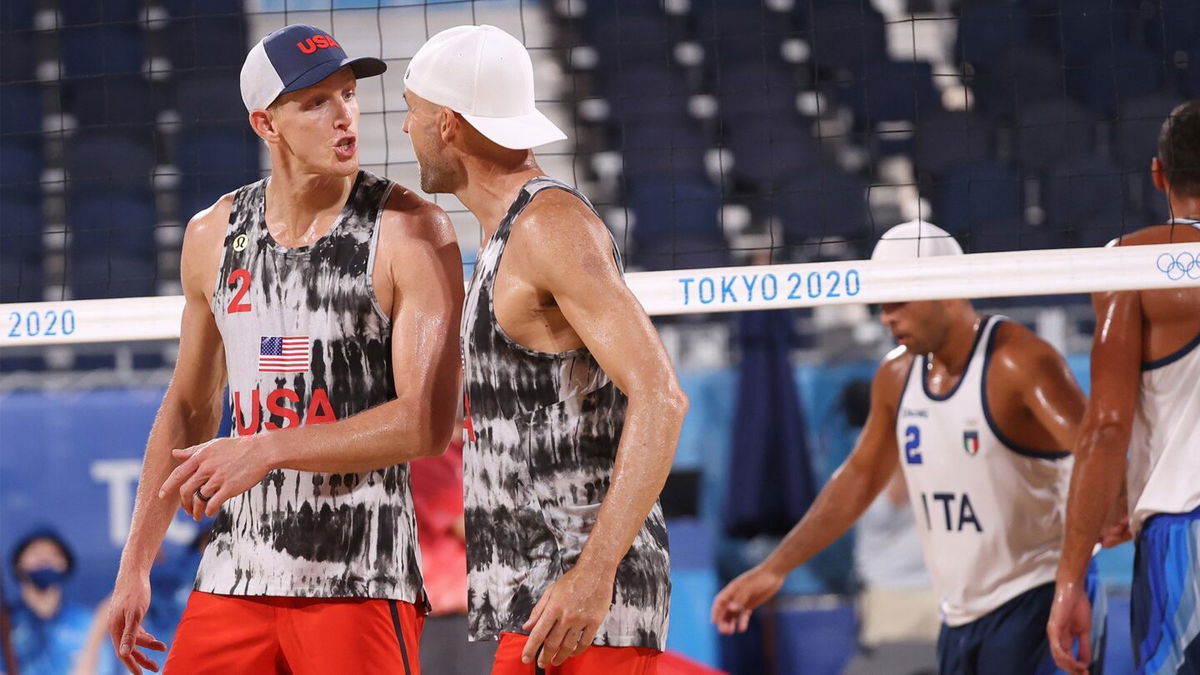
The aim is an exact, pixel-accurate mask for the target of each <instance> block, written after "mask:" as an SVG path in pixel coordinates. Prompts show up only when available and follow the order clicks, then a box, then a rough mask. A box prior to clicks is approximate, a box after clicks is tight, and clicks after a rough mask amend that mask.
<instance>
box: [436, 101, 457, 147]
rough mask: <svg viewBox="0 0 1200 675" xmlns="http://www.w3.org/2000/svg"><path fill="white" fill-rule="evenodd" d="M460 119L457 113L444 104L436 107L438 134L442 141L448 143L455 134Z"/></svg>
mask: <svg viewBox="0 0 1200 675" xmlns="http://www.w3.org/2000/svg"><path fill="white" fill-rule="evenodd" d="M460 121H461V120H460V119H459V117H458V113H456V112H454V111H453V110H451V109H449V108H447V107H445V106H443V107H441V108H439V109H438V135H439V136H441V137H442V142H443V143H449V142H450V140H451V139H453V138H454V136H455V135H457V133H458V124H459V122H460Z"/></svg>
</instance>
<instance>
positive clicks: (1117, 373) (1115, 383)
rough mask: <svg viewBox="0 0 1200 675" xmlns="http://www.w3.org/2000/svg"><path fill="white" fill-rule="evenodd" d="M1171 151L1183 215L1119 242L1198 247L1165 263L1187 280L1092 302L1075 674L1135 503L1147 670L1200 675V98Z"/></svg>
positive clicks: (1166, 150) (1170, 140)
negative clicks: (1102, 578) (1104, 567)
mask: <svg viewBox="0 0 1200 675" xmlns="http://www.w3.org/2000/svg"><path fill="white" fill-rule="evenodd" d="M1157 154H1158V156H1157V157H1156V158H1154V160H1153V161H1152V165H1151V170H1152V171H1153V178H1154V184H1155V186H1156V187H1158V189H1159V190H1161V191H1163V192H1164V193H1166V197H1167V201H1168V203H1169V205H1170V209H1171V213H1172V214H1174V218H1172V219H1171V220H1170V221H1169V222H1167V223H1164V224H1161V225H1154V226H1152V227H1147V228H1145V229H1143V230H1139V231H1137V232H1134V233H1133V234H1130V235H1127V236H1124V237H1121V239H1120V240H1119V241H1118V242H1117V243H1116V244H1115V245H1118V246H1139V245H1144V244H1167V243H1188V244H1190V246H1189V247H1187V248H1186V249H1185V250H1184V251H1183V252H1182V253H1178V254H1163V255H1162V256H1159V258H1158V268H1159V270H1161V271H1162V272H1163V274H1165V275H1167V276H1168V278H1170V279H1175V280H1177V281H1179V282H1181V283H1180V286H1179V287H1178V288H1166V289H1161V290H1153V291H1125V292H1112V293H1097V294H1095V295H1093V296H1092V304H1093V306H1094V307H1095V310H1096V335H1095V337H1094V338H1093V342H1092V392H1091V401H1090V402H1089V403H1088V408H1087V414H1086V415H1085V416H1084V421H1083V424H1082V426H1081V427H1080V431H1079V439H1078V441H1077V443H1076V450H1075V452H1076V457H1077V459H1076V465H1075V476H1074V477H1073V478H1072V480H1071V497H1070V502H1069V504H1068V507H1067V532H1066V539H1065V541H1064V543H1063V555H1062V562H1061V564H1060V565H1059V568H1058V590H1057V592H1056V594H1055V598H1054V611H1053V612H1052V613H1051V615H1050V623H1049V626H1048V631H1049V634H1050V639H1051V642H1052V643H1053V646H1054V653H1055V659H1056V660H1057V661H1058V663H1059V665H1060V666H1062V667H1063V668H1067V669H1070V670H1071V671H1072V672H1082V670H1083V669H1084V668H1085V667H1086V666H1087V664H1088V658H1087V656H1086V655H1085V654H1084V653H1082V652H1085V651H1088V650H1081V653H1080V654H1079V655H1078V657H1076V656H1073V655H1072V654H1071V653H1070V649H1071V644H1072V642H1074V641H1076V640H1077V639H1079V638H1083V637H1085V636H1086V635H1087V633H1088V622H1089V620H1090V618H1091V614H1092V613H1091V612H1090V611H1089V607H1088V601H1087V598H1085V597H1084V596H1083V594H1082V593H1081V592H1080V590H1079V588H1080V583H1081V582H1080V578H1081V577H1082V575H1083V571H1082V570H1083V568H1084V566H1085V565H1086V562H1084V561H1085V560H1086V558H1087V551H1088V549H1089V547H1090V542H1092V541H1095V539H1096V534H1097V532H1098V531H1099V529H1100V527H1101V523H1103V522H1104V520H1105V517H1106V514H1108V513H1109V512H1110V511H1111V510H1112V508H1113V506H1114V505H1120V506H1122V507H1124V506H1125V504H1126V503H1127V504H1128V517H1129V524H1130V526H1131V528H1132V531H1133V533H1135V534H1136V550H1137V553H1136V556H1135V558H1134V570H1133V588H1132V599H1131V602H1130V610H1131V612H1130V618H1131V629H1132V633H1133V649H1134V659H1135V662H1136V664H1137V668H1138V672H1139V673H1200V288H1198V287H1196V285H1195V284H1196V282H1197V281H1198V280H1200V101H1191V102H1189V103H1184V104H1183V105H1181V106H1179V107H1178V108H1176V109H1175V110H1174V111H1172V112H1171V114H1170V116H1169V117H1168V118H1167V120H1166V121H1165V122H1164V123H1163V126H1162V131H1161V132H1160V133H1159V137H1158V153H1157ZM1185 283H1186V284H1188V285H1184V284H1185ZM1123 486H1127V492H1128V497H1127V498H1126V499H1122V498H1121V497H1122V496H1123V495H1122V492H1123V491H1122V487H1123ZM1090 653H1091V656H1093V657H1094V656H1095V655H1096V650H1095V649H1094V648H1093V649H1091V650H1090Z"/></svg>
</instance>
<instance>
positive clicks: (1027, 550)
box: [712, 221, 1084, 675]
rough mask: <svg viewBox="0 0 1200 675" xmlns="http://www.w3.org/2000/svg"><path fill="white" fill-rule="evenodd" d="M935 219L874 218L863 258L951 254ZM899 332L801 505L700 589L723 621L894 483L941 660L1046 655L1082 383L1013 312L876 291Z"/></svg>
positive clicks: (994, 667)
mask: <svg viewBox="0 0 1200 675" xmlns="http://www.w3.org/2000/svg"><path fill="white" fill-rule="evenodd" d="M961 253H962V249H961V248H959V245H958V243H957V242H956V241H955V240H954V238H953V237H951V236H950V235H949V234H947V233H946V232H945V231H944V230H941V229H940V228H937V227H935V226H933V225H931V224H929V223H925V222H922V221H913V222H910V223H904V224H901V225H897V226H896V227H894V228H892V229H891V230H889V231H888V232H886V233H885V234H884V235H883V237H882V238H881V240H880V241H879V243H878V244H877V245H876V247H875V251H874V253H873V254H872V258H873V259H876V260H880V259H884V260H890V259H899V258H914V257H929V256H941V255H959V254H961ZM882 321H883V323H884V325H886V326H887V327H888V328H889V329H890V330H891V333H892V335H893V336H894V337H895V338H896V340H897V341H898V342H899V343H900V346H899V347H897V348H896V349H895V350H893V351H892V352H891V353H890V354H889V355H888V356H887V358H886V359H885V360H884V362H883V364H882V365H881V366H880V367H879V370H878V371H877V372H876V374H875V377H874V381H873V384H872V388H871V410H870V414H869V415H868V418H867V423H866V426H865V427H864V429H863V432H862V434H861V435H860V436H859V439H858V442H857V443H856V445H855V447H854V450H853V452H851V454H850V456H849V457H848V458H847V460H846V462H845V463H844V464H843V465H842V467H841V468H840V469H838V471H837V473H835V474H834V476H833V477H832V478H831V479H830V480H829V483H828V484H826V485H825V487H824V488H823V489H822V490H821V492H820V494H819V495H818V496H817V499H816V501H815V502H814V503H813V505H812V508H811V509H810V510H809V512H808V513H807V514H806V515H805V516H804V518H802V519H801V520H800V522H799V523H798V524H797V525H796V526H795V527H794V528H792V531H791V532H790V533H789V534H788V535H787V537H786V538H784V540H783V541H782V542H781V543H780V545H779V546H778V547H777V548H776V549H775V550H774V551H773V552H772V553H771V554H770V555H769V556H768V557H767V558H766V559H765V560H764V561H763V562H762V563H760V564H759V565H758V566H756V567H754V568H753V569H751V570H750V571H748V572H746V573H745V574H743V575H741V576H740V577H738V578H737V579H734V580H733V581H732V582H730V583H729V585H727V586H726V587H725V588H724V589H723V590H722V591H721V592H720V593H719V594H718V595H717V597H716V599H715V600H714V602H713V609H712V618H713V621H714V622H715V623H716V624H717V627H718V629H719V630H720V631H721V632H722V633H725V634H730V633H733V632H738V631H744V630H745V629H746V627H747V625H748V623H749V620H750V613H751V611H752V610H753V609H754V608H755V607H758V606H759V605H761V604H763V603H764V602H766V601H767V600H769V599H770V598H771V597H772V596H774V595H775V594H776V593H777V592H778V591H779V589H780V587H781V586H782V585H783V581H784V578H785V577H786V576H787V574H788V572H790V571H791V570H792V569H794V568H795V567H797V566H798V565H800V564H802V563H803V562H804V561H806V560H808V559H809V558H811V557H812V556H813V555H814V554H816V553H817V552H818V551H820V550H821V549H823V548H824V547H825V546H827V545H829V544H830V543H831V542H832V541H833V540H834V539H836V538H837V537H838V536H840V535H841V534H842V533H844V532H845V531H846V530H847V529H849V528H850V526H851V525H853V524H854V521H855V520H857V519H858V517H859V516H861V515H862V513H863V511H865V510H866V508H867V507H868V506H869V505H870V503H871V502H872V501H873V500H874V498H875V496H876V495H878V494H879V492H880V490H882V489H883V487H884V486H885V485H886V484H887V482H888V479H889V477H890V476H891V475H892V473H893V471H894V470H895V467H896V464H897V462H899V464H900V467H901V469H902V471H903V473H904V477H905V480H906V481H907V483H908V492H909V499H910V501H911V504H912V506H913V510H914V511H915V513H916V517H917V521H918V530H919V532H920V534H921V544H922V548H923V550H924V554H925V562H926V565H927V566H928V568H929V574H930V578H931V579H932V581H933V587H934V590H935V591H936V592H937V594H938V596H939V597H940V600H941V610H942V616H943V626H942V629H941V633H940V635H939V637H938V662H939V667H940V669H941V672H943V673H983V674H987V673H996V674H1001V673H1003V674H1006V675H1007V674H1011V673H1039V672H1046V671H1048V670H1053V667H1054V664H1053V662H1052V661H1051V660H1050V655H1049V648H1048V645H1047V641H1046V637H1045V635H1044V634H1043V633H1044V631H1042V630H1041V625H1042V620H1043V619H1044V618H1045V617H1047V616H1048V615H1049V612H1050V602H1051V598H1052V594H1053V590H1054V585H1053V581H1054V569H1055V565H1056V564H1057V563H1058V556H1059V545H1060V539H1061V537H1062V528H1063V507H1064V504H1065V501H1066V488H1067V480H1068V476H1069V474H1070V471H1071V460H1070V454H1069V453H1068V452H1067V451H1066V450H1064V449H1065V448H1069V447H1070V446H1071V442H1072V440H1074V436H1075V428H1076V425H1077V424H1078V422H1079V419H1080V417H1082V415H1083V408H1084V396H1083V393H1082V392H1081V391H1080V390H1079V387H1078V385H1077V384H1076V383H1075V380H1074V379H1073V378H1072V377H1071V374H1070V371H1069V370H1068V368H1067V365H1066V363H1065V362H1064V360H1063V358H1062V356H1061V355H1059V354H1058V352H1056V351H1055V350H1054V348H1052V347H1051V346H1050V345H1048V344H1047V343H1046V342H1044V341H1043V340H1041V339H1040V338H1038V337H1037V336H1036V335H1035V334H1033V333H1032V332H1030V331H1029V330H1027V329H1026V328H1024V327H1023V326H1021V325H1019V324H1016V323H1013V322H1011V321H1005V320H1004V319H1003V318H1001V317H994V316H993V317H987V316H981V315H980V314H979V313H978V312H976V311H975V309H974V308H973V307H972V306H971V304H970V302H969V301H967V300H935V301H920V302H900V303H888V304H885V305H883V314H882Z"/></svg>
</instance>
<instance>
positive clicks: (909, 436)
mask: <svg viewBox="0 0 1200 675" xmlns="http://www.w3.org/2000/svg"><path fill="white" fill-rule="evenodd" d="M904 461H905V462H906V463H908V464H920V463H921V429H920V428H919V427H917V426H916V425H909V426H908V428H907V429H905V430H904Z"/></svg>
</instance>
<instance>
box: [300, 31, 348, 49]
mask: <svg viewBox="0 0 1200 675" xmlns="http://www.w3.org/2000/svg"><path fill="white" fill-rule="evenodd" d="M296 46H297V47H298V48H299V49H300V51H302V52H304V53H305V54H312V53H313V52H315V51H317V50H318V49H329V48H331V47H337V48H339V49H340V48H341V45H339V44H338V43H337V41H336V40H334V39H333V37H332V36H329V35H314V36H312V37H310V38H308V39H307V40H305V41H304V42H297V43H296Z"/></svg>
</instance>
